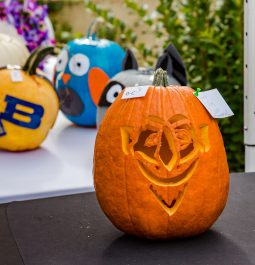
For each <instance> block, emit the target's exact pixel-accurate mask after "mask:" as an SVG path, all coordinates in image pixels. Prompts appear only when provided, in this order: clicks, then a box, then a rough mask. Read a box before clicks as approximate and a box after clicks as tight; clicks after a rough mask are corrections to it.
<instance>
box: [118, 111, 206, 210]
mask: <svg viewBox="0 0 255 265" xmlns="http://www.w3.org/2000/svg"><path fill="white" fill-rule="evenodd" d="M200 133H201V137H200V138H201V139H199V138H198V136H197V135H196V134H195V130H194V128H193V126H192V124H191V122H190V120H189V119H188V118H187V117H185V116H183V115H181V114H177V115H174V116H173V117H171V118H170V119H169V120H166V121H164V120H163V119H161V118H159V117H155V116H150V117H148V119H147V120H146V121H145V125H144V126H143V127H141V128H140V129H139V130H135V129H134V128H132V127H128V126H127V127H122V128H121V138H122V149H123V152H124V153H125V154H126V155H129V154H131V155H132V156H133V157H134V158H135V159H136V160H137V166H138V168H139V169H140V171H141V173H142V174H143V176H144V177H145V178H147V179H148V180H149V182H150V183H151V184H150V185H149V187H148V189H149V190H150V192H151V193H152V194H153V195H154V196H155V199H156V200H157V201H158V202H159V204H160V205H161V206H162V207H163V209H164V210H165V211H166V212H167V213H168V214H169V215H173V214H174V213H175V211H176V210H177V208H178V207H179V205H180V204H181V201H182V199H183V196H184V193H185V190H186V187H187V184H188V180H189V179H190V178H191V177H192V174H193V172H194V171H195V170H196V167H197V164H198V161H199V157H200V155H201V153H202V152H204V151H206V152H207V151H208V150H209V141H208V126H207V125H201V126H200ZM182 184H183V185H182ZM175 186H180V190H179V193H178V194H177V196H176V197H175V198H170V199H169V198H163V195H162V194H160V191H159V188H161V187H175Z"/></svg>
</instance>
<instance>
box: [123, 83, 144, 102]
mask: <svg viewBox="0 0 255 265" xmlns="http://www.w3.org/2000/svg"><path fill="white" fill-rule="evenodd" d="M148 88H149V86H133V87H126V88H125V90H124V93H123V95H122V97H121V98H122V99H128V98H141V97H144V96H145V95H146V93H147V91H148Z"/></svg>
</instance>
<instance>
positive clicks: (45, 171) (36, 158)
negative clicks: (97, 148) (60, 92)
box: [0, 113, 97, 203]
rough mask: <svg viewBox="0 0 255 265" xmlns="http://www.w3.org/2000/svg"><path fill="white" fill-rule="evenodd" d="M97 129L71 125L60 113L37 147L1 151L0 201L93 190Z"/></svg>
mask: <svg viewBox="0 0 255 265" xmlns="http://www.w3.org/2000/svg"><path fill="white" fill-rule="evenodd" d="M96 132H97V130H96V129H92V128H91V129H90V128H80V127H76V126H74V125H72V124H71V123H70V122H69V121H68V120H67V119H66V118H65V117H64V116H63V115H62V114H61V113H59V116H58V119H57V122H56V124H55V126H54V128H53V129H52V130H51V131H50V133H49V135H48V137H47V139H46V140H45V141H44V143H43V144H42V145H41V147H40V148H39V149H37V150H33V151H27V152H19V153H11V152H4V151H0V203H4V202H10V201H14V200H28V199H34V198H45V197H52V196H58V195H67V194H74V193H82V192H87V191H92V190H94V188H93V177H92V165H93V151H94V142H95V137H96Z"/></svg>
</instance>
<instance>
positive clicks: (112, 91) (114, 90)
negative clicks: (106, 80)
mask: <svg viewBox="0 0 255 265" xmlns="http://www.w3.org/2000/svg"><path fill="white" fill-rule="evenodd" d="M121 91H122V87H121V85H119V84H115V85H113V86H112V87H110V88H109V90H108V92H107V94H106V100H107V101H108V102H109V103H113V102H114V101H115V99H116V98H117V96H118V95H119V94H120V92H121Z"/></svg>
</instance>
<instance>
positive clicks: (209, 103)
mask: <svg viewBox="0 0 255 265" xmlns="http://www.w3.org/2000/svg"><path fill="white" fill-rule="evenodd" d="M197 98H198V99H199V100H200V102H201V103H202V104H203V105H204V107H205V108H206V109H207V110H208V112H209V113H210V114H211V115H212V116H213V118H218V119H219V118H226V117H230V116H233V115H234V113H233V112H232V110H231V109H230V107H229V106H228V104H227V103H226V101H225V100H224V98H223V97H222V96H221V94H220V92H219V91H218V89H217V88H215V89H211V90H208V91H204V92H199V94H198V96H197Z"/></svg>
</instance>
